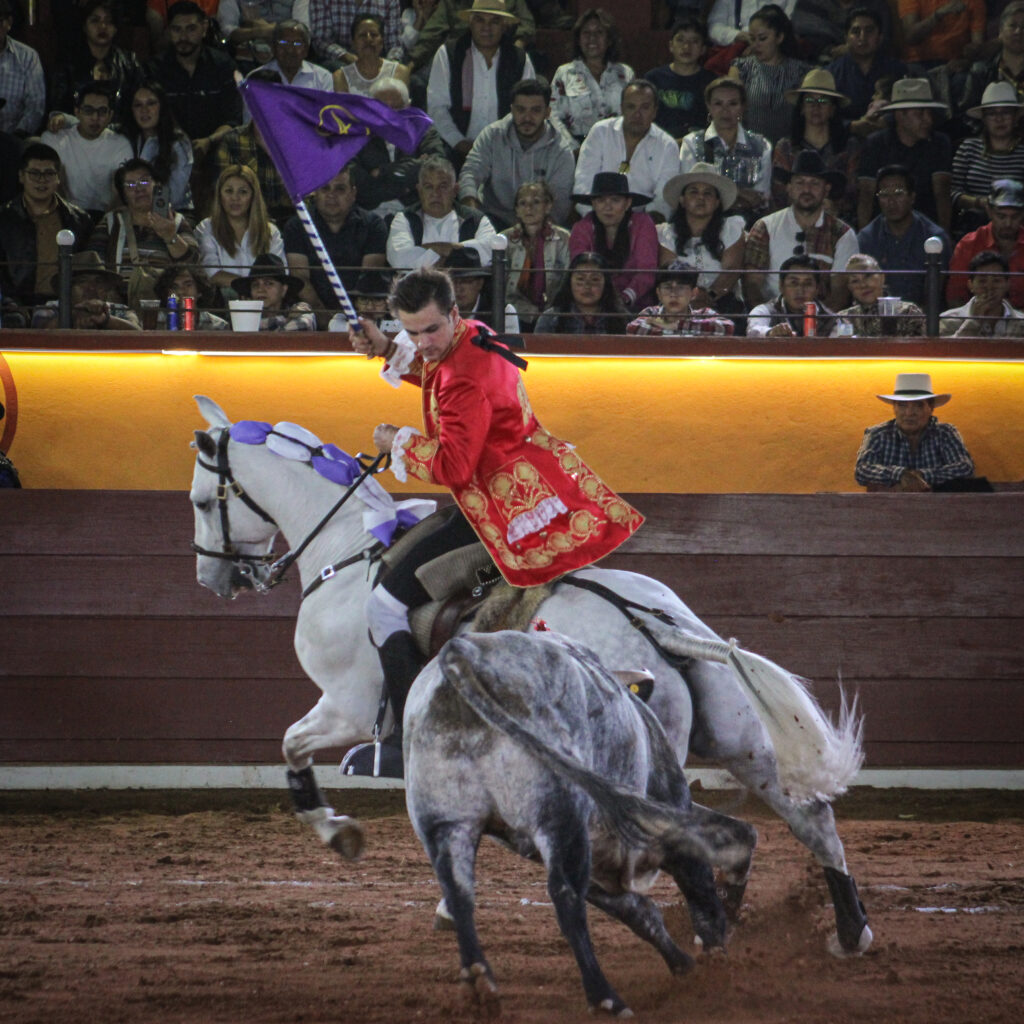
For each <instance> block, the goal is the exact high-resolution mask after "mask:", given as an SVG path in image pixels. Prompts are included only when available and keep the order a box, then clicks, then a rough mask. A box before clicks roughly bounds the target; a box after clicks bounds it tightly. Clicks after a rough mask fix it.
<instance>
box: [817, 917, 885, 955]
mask: <svg viewBox="0 0 1024 1024" xmlns="http://www.w3.org/2000/svg"><path fill="white" fill-rule="evenodd" d="M874 939H875V936H874V934H873V933H872V931H871V929H870V928H869V927H868V925H864V927H863V928H862V929H861V933H860V935H859V936H858V938H857V941H856V943H854V944H853V945H851V946H845V945H843V943H842V942H841V941H840V939H839V934H838V932H833V933H832V934H831V935H830V936H829V937H828V951H829V952H830V953H831V954H832V955H833V956H834V957H838V958H839V959H840V960H842V959H845V958H846V957H850V956H860V955H861V954H862V953H865V952H867V950H868V949H870V948H871V943H872V942H873V941H874Z"/></svg>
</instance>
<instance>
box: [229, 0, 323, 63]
mask: <svg viewBox="0 0 1024 1024" xmlns="http://www.w3.org/2000/svg"><path fill="white" fill-rule="evenodd" d="M291 19H295V21H297V22H298V23H299V24H300V25H302V26H303V27H304V28H306V45H307V53H308V50H309V29H308V27H306V26H308V24H309V0H220V3H219V4H218V6H217V24H218V25H219V26H220V34H221V35H222V36H223V37H224V38H225V39H226V40H227V41H228V43H229V44H230V47H231V50H232V52H233V53H234V55H235V60H236V61H238V63H239V65H240V66H241V67H243V68H244V69H247V70H251V69H252V68H253V67H254V66H256V65H259V64H263V63H265V62H266V61H267V60H268V59H269V58H270V55H271V53H273V51H274V42H275V41H276V40H277V38H278V34H279V33H278V26H279V25H280V24H281V22H282V21H285V20H291ZM303 56H305V55H303Z"/></svg>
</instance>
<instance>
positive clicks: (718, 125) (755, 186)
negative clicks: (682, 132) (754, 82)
mask: <svg viewBox="0 0 1024 1024" xmlns="http://www.w3.org/2000/svg"><path fill="white" fill-rule="evenodd" d="M746 95H747V93H746V90H745V89H744V88H743V86H742V84H741V83H740V82H738V81H736V80H735V79H733V78H716V79H715V80H714V81H713V82H711V83H710V84H709V85H708V87H707V89H705V90H704V98H705V100H706V102H707V105H708V116H709V117H710V119H711V124H710V125H708V127H707V128H703V129H698V130H697V131H693V132H690V134H689V135H687V136H686V138H685V139H683V143H682V146H681V147H680V150H679V155H680V170H681V171H682V173H683V174H686V173H687V172H689V171H692V170H693V168H694V165H695V164H698V163H703V164H712V165H713V166H714V168H715V170H716V171H717V172H718V173H719V174H721V175H723V176H724V177H726V178H728V179H729V180H730V181H732V182H733V184H735V185H736V203H735V209H736V212H737V213H739V214H741V215H742V216H743V219H744V222H745V223H746V224H748V225H749V224H750V223H752V222H753V221H754V220H755V219H756V218H757V217H758V216H760V213H761V211H763V210H765V209H767V207H768V196H769V192H770V190H771V182H772V146H771V143H770V142H769V141H768V140H767V139H766V138H765V137H764V136H763V135H758V134H757V133H756V132H748V131H747V130H746V128H744V127H743V124H742V121H743V112H744V110H745V109H746Z"/></svg>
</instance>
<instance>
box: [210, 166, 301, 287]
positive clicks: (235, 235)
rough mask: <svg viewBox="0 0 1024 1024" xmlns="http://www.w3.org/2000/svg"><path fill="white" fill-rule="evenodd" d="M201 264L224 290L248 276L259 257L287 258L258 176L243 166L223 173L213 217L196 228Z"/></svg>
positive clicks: (211, 214) (212, 211)
mask: <svg viewBox="0 0 1024 1024" xmlns="http://www.w3.org/2000/svg"><path fill="white" fill-rule="evenodd" d="M196 238H197V239H198V240H199V253H200V262H201V264H202V266H203V267H204V268H205V270H206V272H207V274H209V276H210V280H211V281H212V282H213V283H214V284H215V285H218V286H219V287H221V288H230V287H232V282H233V281H234V280H235V278H237V277H239V276H241V277H244V276H245V275H246V274H248V273H249V268H250V267H251V266H252V264H253V261H254V260H255V258H256V256H257V255H259V254H260V253H272V254H273V255H274V256H278V257H280V258H281V259H284V241H283V240H282V238H281V232H280V231H279V230H278V227H277V225H276V224H275V223H274V222H273V221H272V220H271V219H270V217H269V215H268V214H267V204H266V203H265V202H264V201H263V193H262V192H261V191H260V183H259V180H258V179H257V178H256V173H255V171H253V170H252V169H251V168H250V167H246V166H244V165H243V164H231V165H230V166H228V167H225V168H224V170H223V171H221V172H220V177H219V178H218V179H217V185H216V188H215V189H214V195H213V203H212V207H211V210H210V216H209V217H207V218H205V219H204V220H202V221H200V223H199V226H198V227H197V228H196Z"/></svg>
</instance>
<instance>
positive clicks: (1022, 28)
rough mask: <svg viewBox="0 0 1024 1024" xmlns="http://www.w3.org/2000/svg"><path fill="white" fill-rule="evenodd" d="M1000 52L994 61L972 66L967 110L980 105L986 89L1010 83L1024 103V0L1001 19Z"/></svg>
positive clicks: (1010, 6)
mask: <svg viewBox="0 0 1024 1024" xmlns="http://www.w3.org/2000/svg"><path fill="white" fill-rule="evenodd" d="M998 42H999V50H998V51H997V52H996V54H995V55H994V56H993V57H992V58H991V60H988V61H985V62H982V61H978V62H976V63H975V64H973V65H972V66H971V69H970V71H969V72H968V75H967V85H966V87H965V90H964V96H965V103H964V106H966V107H972V106H974V105H975V104H976V103H978V102H980V100H981V97H982V95H983V94H984V91H985V88H986V86H988V85H990V84H991V83H992V82H1009V83H1010V84H1011V85H1012V86H1013V87H1014V89H1015V91H1016V93H1017V99H1018V100H1024V0H1012V2H1011V3H1008V4H1007V5H1006V6H1005V7H1004V8H1003V12H1002V14H1000V15H999V35H998Z"/></svg>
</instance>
